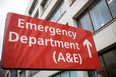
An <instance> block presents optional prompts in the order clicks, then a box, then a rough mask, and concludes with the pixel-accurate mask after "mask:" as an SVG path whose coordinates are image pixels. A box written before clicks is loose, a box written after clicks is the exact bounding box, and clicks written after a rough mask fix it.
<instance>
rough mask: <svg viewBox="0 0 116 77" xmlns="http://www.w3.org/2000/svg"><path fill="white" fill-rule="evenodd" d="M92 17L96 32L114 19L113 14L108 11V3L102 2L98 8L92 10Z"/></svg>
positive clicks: (102, 0)
mask: <svg viewBox="0 0 116 77" xmlns="http://www.w3.org/2000/svg"><path fill="white" fill-rule="evenodd" d="M90 15H91V18H92V22H93V25H94V28H95V30H97V29H99V28H100V27H101V26H103V25H104V24H105V23H107V22H108V21H110V20H111V19H112V17H111V14H110V12H109V10H108V7H107V5H106V2H105V1H104V0H101V1H100V2H99V3H98V4H97V5H96V6H94V7H93V8H92V9H91V10H90Z"/></svg>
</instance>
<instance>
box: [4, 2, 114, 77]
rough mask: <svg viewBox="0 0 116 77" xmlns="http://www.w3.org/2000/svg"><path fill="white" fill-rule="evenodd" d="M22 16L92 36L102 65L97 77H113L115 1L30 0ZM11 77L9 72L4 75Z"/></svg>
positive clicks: (64, 76) (52, 76) (68, 76)
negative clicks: (53, 23)
mask: <svg viewBox="0 0 116 77" xmlns="http://www.w3.org/2000/svg"><path fill="white" fill-rule="evenodd" d="M25 15H27V16H31V17H35V18H40V19H45V20H49V21H52V22H57V23H62V24H67V25H70V26H74V27H77V28H83V29H85V30H89V31H91V32H92V33H93V38H94V41H95V45H96V48H97V53H98V55H99V59H100V62H101V65H102V69H101V70H97V74H98V77H116V73H115V72H116V0H30V3H29V5H28V8H27V10H26V12H25ZM17 74H18V77H95V75H96V72H95V71H94V70H88V71H86V70H85V71H76V70H75V71H74V70H67V71H57V70H51V71H50V70H48V71H45V70H44V71H41V70H19V71H18V72H17ZM6 76H7V77H10V75H9V72H8V73H6Z"/></svg>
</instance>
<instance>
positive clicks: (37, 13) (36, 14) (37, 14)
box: [34, 10, 39, 18]
mask: <svg viewBox="0 0 116 77" xmlns="http://www.w3.org/2000/svg"><path fill="white" fill-rule="evenodd" d="M38 16H39V12H38V10H37V11H36V13H35V15H34V17H35V18H38Z"/></svg>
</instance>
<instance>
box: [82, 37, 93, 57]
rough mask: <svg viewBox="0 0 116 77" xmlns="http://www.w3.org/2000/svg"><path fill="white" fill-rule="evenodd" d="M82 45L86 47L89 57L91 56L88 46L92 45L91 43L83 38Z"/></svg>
mask: <svg viewBox="0 0 116 77" xmlns="http://www.w3.org/2000/svg"><path fill="white" fill-rule="evenodd" d="M83 45H84V46H86V47H87V50H88V54H89V57H90V58H92V54H91V50H90V47H92V45H91V43H90V42H89V41H88V40H87V39H85V41H84V42H83Z"/></svg>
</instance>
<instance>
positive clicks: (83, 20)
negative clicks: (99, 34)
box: [80, 13, 93, 32]
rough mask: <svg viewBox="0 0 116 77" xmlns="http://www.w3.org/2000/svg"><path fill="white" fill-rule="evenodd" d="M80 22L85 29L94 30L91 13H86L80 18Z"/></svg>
mask: <svg viewBox="0 0 116 77" xmlns="http://www.w3.org/2000/svg"><path fill="white" fill-rule="evenodd" d="M80 24H81V27H82V28H83V29H85V30H90V31H91V32H93V27H92V23H91V20H90V17H89V13H86V14H85V15H84V16H83V17H82V18H81V19H80Z"/></svg>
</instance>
